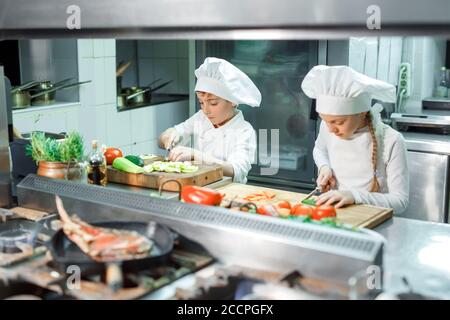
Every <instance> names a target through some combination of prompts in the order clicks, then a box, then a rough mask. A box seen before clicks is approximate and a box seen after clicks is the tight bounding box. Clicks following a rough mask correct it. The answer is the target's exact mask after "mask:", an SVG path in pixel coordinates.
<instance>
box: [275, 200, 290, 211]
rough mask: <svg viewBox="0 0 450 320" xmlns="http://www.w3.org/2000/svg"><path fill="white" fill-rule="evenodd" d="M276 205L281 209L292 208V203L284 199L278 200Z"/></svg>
mask: <svg viewBox="0 0 450 320" xmlns="http://www.w3.org/2000/svg"><path fill="white" fill-rule="evenodd" d="M276 207H277V208H280V209H291V204H290V203H289V201H286V200H283V201H280V202H278V203H277V204H276Z"/></svg>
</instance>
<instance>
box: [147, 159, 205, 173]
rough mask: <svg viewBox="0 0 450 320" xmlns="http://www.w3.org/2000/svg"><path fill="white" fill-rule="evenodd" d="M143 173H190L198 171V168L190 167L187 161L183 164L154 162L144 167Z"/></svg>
mask: <svg viewBox="0 0 450 320" xmlns="http://www.w3.org/2000/svg"><path fill="white" fill-rule="evenodd" d="M144 170H145V172H153V171H158V172H168V173H175V172H176V173H191V172H196V171H198V167H197V166H194V165H192V163H190V162H189V161H185V162H166V161H155V162H153V163H151V164H148V165H146V166H145V167H144Z"/></svg>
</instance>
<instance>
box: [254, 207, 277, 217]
mask: <svg viewBox="0 0 450 320" xmlns="http://www.w3.org/2000/svg"><path fill="white" fill-rule="evenodd" d="M256 212H257V213H259V214H262V215H263V216H270V217H278V211H277V209H276V208H275V207H274V206H273V205H271V204H265V205H262V206H260V207H258V209H256Z"/></svg>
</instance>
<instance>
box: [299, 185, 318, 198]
mask: <svg viewBox="0 0 450 320" xmlns="http://www.w3.org/2000/svg"><path fill="white" fill-rule="evenodd" d="M319 194H320V187H316V188H315V189H314V190H313V191H311V192H310V193H308V194H307V195H306V197H305V198H304V199H302V201H305V200H306V199H309V198H311V197H312V196H316V195H319Z"/></svg>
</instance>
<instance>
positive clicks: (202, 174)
mask: <svg viewBox="0 0 450 320" xmlns="http://www.w3.org/2000/svg"><path fill="white" fill-rule="evenodd" d="M195 165H197V164H195ZM197 166H198V171H196V172H190V173H177V172H174V173H168V172H159V171H153V172H150V173H141V174H135V173H127V172H123V171H120V170H117V169H114V168H113V167H111V166H108V168H107V175H108V181H109V182H113V183H120V184H126V185H131V186H136V187H142V188H149V189H159V187H160V185H161V184H162V183H163V182H164V181H166V180H170V179H174V180H177V181H179V182H180V183H181V184H182V185H183V186H184V185H197V186H200V187H202V186H206V185H208V184H211V183H213V182H216V181H220V180H222V178H223V169H222V167H221V166H219V165H216V164H214V165H203V164H198V165H197ZM164 191H178V188H177V186H176V185H175V183H167V184H165V185H164Z"/></svg>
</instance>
